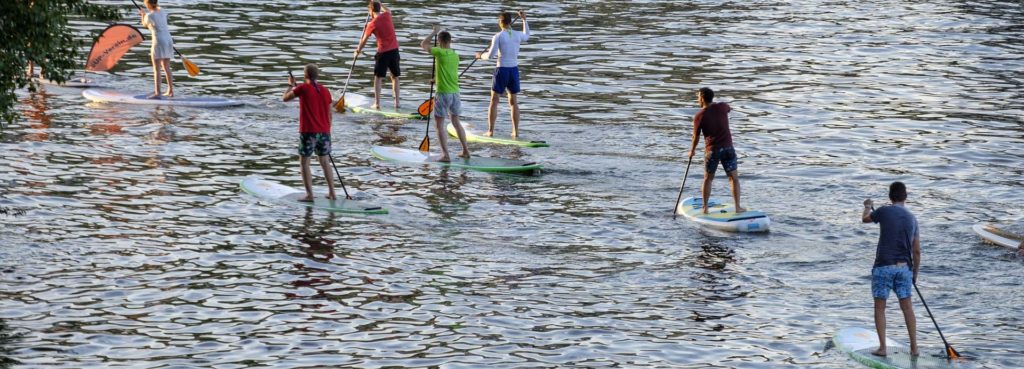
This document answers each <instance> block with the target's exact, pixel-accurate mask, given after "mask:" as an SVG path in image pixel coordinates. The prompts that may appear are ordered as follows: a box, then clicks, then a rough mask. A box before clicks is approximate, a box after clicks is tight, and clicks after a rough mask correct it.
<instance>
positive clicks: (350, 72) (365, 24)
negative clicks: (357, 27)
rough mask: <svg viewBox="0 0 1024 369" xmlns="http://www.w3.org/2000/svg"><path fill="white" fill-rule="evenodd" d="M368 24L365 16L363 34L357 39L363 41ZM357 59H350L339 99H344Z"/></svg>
mask: <svg viewBox="0 0 1024 369" xmlns="http://www.w3.org/2000/svg"><path fill="white" fill-rule="evenodd" d="M369 24H370V15H369V14H367V15H366V21H365V22H363V32H361V33H360V34H359V39H360V40H362V39H363V35H364V34H366V26H367V25H369ZM357 59H359V56H358V55H355V56H353V57H352V66H351V67H349V68H348V77H345V87H343V88H342V89H341V99H342V100H344V99H345V92H347V91H348V81H350V80H352V71H353V70H355V69H356V60H357Z"/></svg>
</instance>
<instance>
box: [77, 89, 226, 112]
mask: <svg viewBox="0 0 1024 369" xmlns="http://www.w3.org/2000/svg"><path fill="white" fill-rule="evenodd" d="M82 96H83V97H85V98H86V99H89V100H90V101H95V102H101V103H122V104H134V105H167V106H186V107H194V108H222V107H227V106H236V105H242V102H241V101H235V100H230V99H225V98H223V97H185V96H175V97H160V98H159V99H147V98H146V96H148V95H147V94H135V93H128V92H122V91H117V90H112V89H109V88H90V89H88V90H85V91H82Z"/></svg>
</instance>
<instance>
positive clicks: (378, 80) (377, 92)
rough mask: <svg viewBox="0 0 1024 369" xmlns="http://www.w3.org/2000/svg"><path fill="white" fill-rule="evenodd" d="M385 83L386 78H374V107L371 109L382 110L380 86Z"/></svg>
mask: <svg viewBox="0 0 1024 369" xmlns="http://www.w3.org/2000/svg"><path fill="white" fill-rule="evenodd" d="M383 82H384V77H377V76H373V105H372V106H370V109H377V110H380V84H381V83H383Z"/></svg>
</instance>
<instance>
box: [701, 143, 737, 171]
mask: <svg viewBox="0 0 1024 369" xmlns="http://www.w3.org/2000/svg"><path fill="white" fill-rule="evenodd" d="M718 163H722V168H724V169H725V172H726V173H729V172H731V171H734V170H736V168H737V167H739V159H738V158H736V150H735V149H733V148H732V146H730V147H723V148H720V149H715V150H714V151H710V152H705V153H704V171H706V172H708V174H711V175H715V170H717V169H718Z"/></svg>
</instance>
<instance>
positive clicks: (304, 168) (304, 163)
mask: <svg viewBox="0 0 1024 369" xmlns="http://www.w3.org/2000/svg"><path fill="white" fill-rule="evenodd" d="M299 162H300V163H301V168H300V169H299V170H300V172H301V173H302V186H303V187H305V188H306V197H304V198H302V199H300V200H299V201H305V202H313V176H312V175H311V174H310V173H309V157H308V156H303V157H302V158H301V159H300V160H299Z"/></svg>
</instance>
